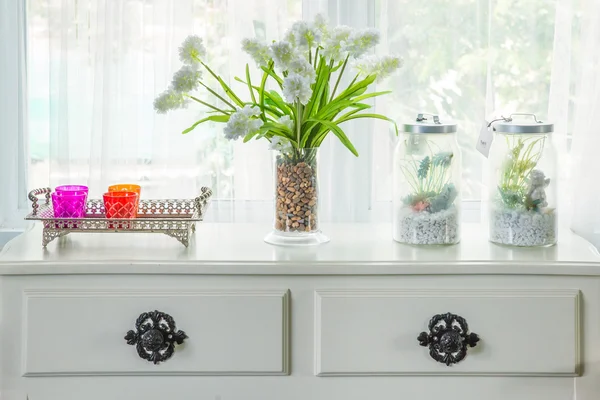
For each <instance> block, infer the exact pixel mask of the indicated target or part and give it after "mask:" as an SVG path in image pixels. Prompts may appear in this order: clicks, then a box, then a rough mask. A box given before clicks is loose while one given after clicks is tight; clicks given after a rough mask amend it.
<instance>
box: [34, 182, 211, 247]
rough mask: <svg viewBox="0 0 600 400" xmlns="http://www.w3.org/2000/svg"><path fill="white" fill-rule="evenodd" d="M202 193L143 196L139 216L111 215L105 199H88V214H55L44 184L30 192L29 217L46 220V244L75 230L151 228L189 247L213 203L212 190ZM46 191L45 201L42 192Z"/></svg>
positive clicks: (105, 230)
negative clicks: (184, 197) (177, 197)
mask: <svg viewBox="0 0 600 400" xmlns="http://www.w3.org/2000/svg"><path fill="white" fill-rule="evenodd" d="M201 192H202V193H201V194H200V195H199V196H198V197H196V198H194V199H188V200H171V199H166V200H140V204H139V209H138V214H137V218H134V219H116V218H115V219H113V218H111V219H108V218H106V216H105V214H104V202H103V201H102V200H95V199H94V200H88V201H87V204H86V212H85V217H84V218H55V217H54V210H53V208H52V204H50V194H51V193H52V189H50V188H41V189H34V190H32V191H31V192H29V200H31V202H32V205H31V207H32V212H31V213H30V214H29V215H27V216H26V217H25V219H26V220H35V221H42V222H43V224H44V231H43V236H42V246H44V247H46V245H47V244H48V243H50V242H51V241H53V240H54V239H56V238H57V237H61V236H64V235H67V234H69V233H73V232H77V233H79V232H93V233H96V232H130V233H131V232H151V233H163V234H165V235H168V236H171V237H174V238H175V239H177V240H179V241H180V242H181V243H182V244H183V245H184V246H185V247H187V246H188V245H189V242H190V235H191V233H192V232H194V231H195V229H196V226H195V225H196V222H200V221H202V220H203V218H204V215H205V213H206V210H207V209H208V206H209V204H210V197H211V196H212V191H211V190H210V189H209V188H207V187H203V188H202V189H201ZM41 195H45V198H46V201H45V202H44V203H41V204H40V203H39V202H38V196H41Z"/></svg>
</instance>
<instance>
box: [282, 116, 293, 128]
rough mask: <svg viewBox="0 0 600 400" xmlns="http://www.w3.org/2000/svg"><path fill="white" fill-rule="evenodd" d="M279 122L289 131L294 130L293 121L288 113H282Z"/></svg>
mask: <svg viewBox="0 0 600 400" xmlns="http://www.w3.org/2000/svg"><path fill="white" fill-rule="evenodd" d="M279 123H280V124H282V125H285V126H286V127H287V128H288V129H289V130H290V131H292V132H294V121H292V120H291V119H290V116H289V115H284V116H283V117H281V118H279Z"/></svg>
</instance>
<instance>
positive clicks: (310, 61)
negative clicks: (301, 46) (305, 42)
mask: <svg viewBox="0 0 600 400" xmlns="http://www.w3.org/2000/svg"><path fill="white" fill-rule="evenodd" d="M310 53H311V49H310V46H308V63H309V64H312V59H311V54H310Z"/></svg>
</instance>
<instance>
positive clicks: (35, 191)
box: [27, 187, 52, 215]
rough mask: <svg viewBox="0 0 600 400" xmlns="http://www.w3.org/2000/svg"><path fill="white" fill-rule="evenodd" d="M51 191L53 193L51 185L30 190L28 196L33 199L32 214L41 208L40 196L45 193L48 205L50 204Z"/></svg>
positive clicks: (35, 213)
mask: <svg viewBox="0 0 600 400" xmlns="http://www.w3.org/2000/svg"><path fill="white" fill-rule="evenodd" d="M50 193H52V189H50V188H49V187H46V188H40V189H33V190H32V191H31V192H29V195H28V196H27V197H29V200H31V208H32V209H33V211H32V213H31V215H37V211H38V208H40V205H39V204H38V196H40V195H42V194H45V195H46V205H49V204H50Z"/></svg>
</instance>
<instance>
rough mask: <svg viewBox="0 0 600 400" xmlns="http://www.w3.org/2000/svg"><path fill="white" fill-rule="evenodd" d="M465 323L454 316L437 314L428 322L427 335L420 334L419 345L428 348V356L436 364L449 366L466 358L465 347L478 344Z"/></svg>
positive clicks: (424, 333)
mask: <svg viewBox="0 0 600 400" xmlns="http://www.w3.org/2000/svg"><path fill="white" fill-rule="evenodd" d="M468 332H469V325H468V324H467V321H466V320H465V319H464V318H463V317H461V316H459V315H455V314H451V313H446V314H437V315H434V316H433V318H431V321H429V333H427V332H421V334H420V335H419V337H418V338H417V339H418V340H419V344H420V345H421V346H424V347H427V346H429V355H430V356H431V358H433V359H434V360H435V361H437V362H441V363H444V364H446V365H447V366H450V364H456V363H458V362H460V361H462V360H463V359H464V358H465V357H466V356H467V346H470V347H475V346H476V345H477V342H479V336H477V334H476V333H468Z"/></svg>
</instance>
